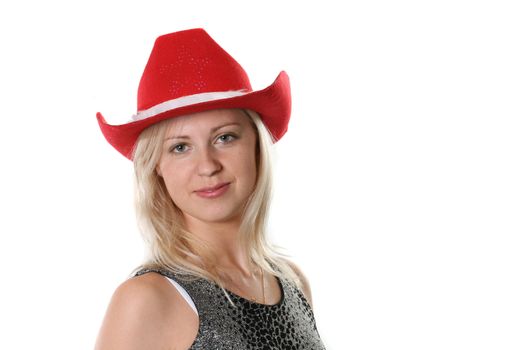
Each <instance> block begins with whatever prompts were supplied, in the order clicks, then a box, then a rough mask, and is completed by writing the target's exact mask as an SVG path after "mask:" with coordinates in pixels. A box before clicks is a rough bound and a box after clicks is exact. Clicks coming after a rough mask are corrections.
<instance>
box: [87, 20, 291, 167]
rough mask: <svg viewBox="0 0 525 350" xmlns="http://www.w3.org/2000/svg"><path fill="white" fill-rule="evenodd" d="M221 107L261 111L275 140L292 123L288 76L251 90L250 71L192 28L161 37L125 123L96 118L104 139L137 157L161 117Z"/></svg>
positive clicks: (264, 121)
mask: <svg viewBox="0 0 525 350" xmlns="http://www.w3.org/2000/svg"><path fill="white" fill-rule="evenodd" d="M218 108H246V109H251V110H253V111H255V112H257V113H259V115H260V116H261V119H262V121H263V123H264V124H265V125H266V127H267V128H268V130H269V131H270V133H271V134H272V136H273V137H274V139H275V142H277V141H278V140H279V139H280V138H281V137H282V136H283V135H284V134H285V133H286V130H287V128H288V121H289V120H290V112H291V95H290V81H289V79H288V75H287V74H286V72H284V71H282V72H280V73H279V75H278V76H277V78H276V79H275V81H274V82H273V83H272V84H271V85H270V86H268V87H267V88H265V89H263V90H259V91H253V90H252V87H251V84H250V80H249V78H248V75H247V74H246V72H245V71H244V69H243V68H242V67H241V66H240V64H239V63H237V61H235V59H233V57H231V56H230V55H229V54H228V53H227V52H226V51H225V50H224V49H223V48H221V47H220V46H219V45H218V44H217V43H216V42H215V41H214V40H213V39H212V38H211V37H210V36H209V35H208V33H206V32H205V31H204V29H201V28H197V29H189V30H184V31H180V32H175V33H171V34H166V35H162V36H160V37H158V38H157V40H156V41H155V44H154V46H153V50H152V51H151V54H150V57H149V60H148V63H147V64H146V68H145V69H144V73H143V74H142V78H141V79H140V84H139V88H138V94H137V114H135V115H134V116H132V120H131V121H130V122H128V123H126V124H121V125H110V124H108V123H106V120H105V119H104V117H103V116H102V114H101V113H100V112H98V113H97V120H98V123H99V125H100V129H101V130H102V133H103V134H104V136H105V137H106V140H107V141H108V142H109V143H110V144H111V145H112V146H113V147H115V149H116V150H117V151H119V152H120V153H122V154H123V155H124V156H125V157H127V158H129V159H132V158H133V149H134V145H135V142H136V141H137V138H138V137H139V135H140V133H141V132H142V131H143V130H144V129H145V128H147V127H148V126H150V125H152V124H155V123H157V122H160V121H162V120H165V119H168V118H173V117H178V116H182V115H186V114H191V113H195V112H200V111H205V110H211V109H218Z"/></svg>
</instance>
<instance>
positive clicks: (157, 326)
mask: <svg viewBox="0 0 525 350" xmlns="http://www.w3.org/2000/svg"><path fill="white" fill-rule="evenodd" d="M290 108H291V100H290V86H289V80H288V76H287V75H286V73H285V72H281V73H280V74H279V76H278V77H277V79H276V80H275V81H274V83H273V84H271V85H270V86H269V87H267V88H266V89H263V90H259V91H253V90H252V88H251V86H250V82H249V79H248V76H247V75H246V73H245V72H244V70H243V68H242V67H241V66H240V65H239V64H238V63H237V62H236V61H235V60H234V59H233V58H232V57H231V56H230V55H229V54H228V53H227V52H226V51H224V50H223V49H222V48H221V47H220V46H219V45H218V44H217V43H216V42H215V41H214V40H213V39H212V38H211V37H210V36H209V35H208V34H207V33H206V32H205V31H204V30H203V29H191V30H186V31H181V32H176V33H171V34H167V35H163V36H160V37H159V38H157V40H156V41H155V44H154V47H153V50H152V52H151V55H150V58H149V60H148V63H147V65H146V68H145V70H144V73H143V76H142V78H141V81H140V84H139V90H138V108H137V110H138V113H137V114H136V115H135V116H133V120H132V121H131V122H129V123H127V124H123V125H109V124H107V123H106V121H105V120H104V118H103V117H102V115H101V114H100V113H98V114H97V118H98V121H99V125H100V127H101V130H102V133H103V134H104V136H105V137H106V139H107V140H108V142H109V143H110V144H111V145H112V146H113V147H114V148H115V149H117V150H118V151H119V152H120V153H122V154H123V155H124V156H126V157H128V158H129V159H131V160H133V163H134V168H135V179H136V182H135V183H136V208H137V215H138V218H139V224H140V227H141V232H142V233H143V235H144V238H145V241H146V243H147V246H148V251H149V256H148V257H147V259H146V261H145V263H144V264H143V265H141V266H140V267H139V268H138V269H137V270H136V271H135V272H134V273H133V274H132V278H129V279H128V280H127V281H125V282H124V283H122V284H121V285H120V286H119V287H118V288H117V290H116V291H115V293H114V295H113V297H112V299H111V302H110V305H109V307H108V310H107V313H106V316H105V318H104V322H103V324H102V328H101V330H100V334H99V337H98V340H97V345H96V349H98V350H105V349H111V350H118V349H126V350H131V349H324V346H323V344H322V341H321V339H320V338H319V334H318V332H317V328H316V324H315V319H314V315H313V310H312V299H311V295H310V289H309V287H308V282H307V280H306V278H305V277H304V275H303V274H302V273H301V271H300V270H299V268H298V267H297V266H296V265H294V264H293V263H292V262H290V261H288V260H287V259H285V258H284V257H283V256H282V254H280V253H278V252H277V251H276V250H275V249H274V248H273V247H272V245H270V244H269V243H268V242H267V240H266V236H265V227H266V222H267V215H268V210H269V201H270V190H271V163H270V153H269V152H270V147H271V144H272V142H276V141H278V140H279V139H280V138H281V137H282V136H283V135H284V133H285V132H286V129H287V125H288V120H289V117H290Z"/></svg>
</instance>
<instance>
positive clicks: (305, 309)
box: [135, 269, 325, 350]
mask: <svg viewBox="0 0 525 350" xmlns="http://www.w3.org/2000/svg"><path fill="white" fill-rule="evenodd" d="M147 272H157V273H160V274H162V275H163V276H166V277H168V278H171V279H173V280H174V281H176V282H177V283H179V284H180V285H181V286H182V287H184V289H186V291H187V292H188V294H189V295H190V297H191V299H192V300H193V303H194V304H195V306H196V308H197V311H198V314H199V330H198V333H197V337H196V339H195V341H194V342H193V344H192V346H191V347H190V350H211V349H214V350H226V349H228V350H259V349H260V350H263V349H264V350H284V349H290V350H293V349H297V350H324V349H325V347H324V345H323V343H322V341H321V338H320V337H319V333H318V331H317V327H316V324H315V318H314V314H313V310H312V308H311V307H310V304H309V303H308V302H307V300H306V299H305V297H304V295H303V293H302V292H301V290H299V289H298V288H297V287H296V286H295V285H294V284H293V283H291V282H289V281H287V280H285V279H279V278H278V279H277V280H278V281H279V286H280V288H281V300H280V301H279V303H277V304H275V305H264V304H259V303H255V302H252V301H250V300H248V299H245V298H242V297H240V296H238V295H236V294H234V293H232V292H230V291H227V292H228V295H229V296H230V298H231V300H232V301H233V303H234V304H235V305H236V306H237V307H233V306H232V305H231V304H230V303H229V301H228V299H227V298H226V296H225V295H224V293H223V291H222V289H221V288H220V287H219V286H218V285H217V284H215V283H213V282H210V281H207V280H205V279H202V278H197V279H193V280H191V281H189V280H188V279H185V278H181V277H182V276H179V275H175V274H173V273H172V272H170V271H167V270H162V269H142V270H139V271H138V272H136V273H135V276H139V275H142V274H144V273H147Z"/></svg>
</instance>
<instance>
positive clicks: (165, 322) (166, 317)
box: [95, 273, 198, 350]
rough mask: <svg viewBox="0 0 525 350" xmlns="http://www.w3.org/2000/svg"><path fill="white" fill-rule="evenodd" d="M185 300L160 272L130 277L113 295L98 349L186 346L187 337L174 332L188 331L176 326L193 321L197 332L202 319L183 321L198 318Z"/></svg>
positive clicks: (130, 349) (133, 349)
mask: <svg viewBox="0 0 525 350" xmlns="http://www.w3.org/2000/svg"><path fill="white" fill-rule="evenodd" d="M184 303H185V301H184V300H183V299H182V297H181V296H180V294H179V293H178V292H177V291H176V290H175V288H173V286H171V285H170V283H169V282H168V281H167V280H166V279H165V278H164V277H163V276H162V275H160V274H158V273H146V274H144V275H141V276H137V277H133V278H130V279H128V280H126V281H125V282H123V283H122V284H121V285H120V286H118V287H117V289H116V290H115V292H114V293H113V296H112V297H111V300H110V303H109V306H108V308H107V311H106V315H105V317H104V320H103V322H102V326H101V329H100V332H99V336H98V338H97V343H96V346H95V349H96V350H106V349H112V350H118V349H126V350H135V349H136V350H139V349H168V348H169V349H179V344H181V345H180V348H181V349H182V348H184V347H183V346H185V341H184V338H183V339H180V338H176V337H175V338H174V334H176V335H181V334H184V332H180V333H179V332H173V330H174V329H181V330H182V329H184V328H185V327H186V328H188V326H191V325H194V326H195V333H196V329H198V321H197V323H196V324H195V322H193V323H192V322H187V321H186V323H187V324H186V325H184V322H182V320H183V319H184V318H185V317H188V318H189V319H190V320H191V317H192V316H193V317H194V319H193V321H195V320H196V319H197V316H196V315H195V314H194V315H192V314H191V313H189V312H193V311H192V310H191V309H190V310H189V311H188V309H189V306H188V305H184ZM188 324H189V325H188ZM190 328H191V327H190ZM185 334H191V331H190V332H188V331H186V333H185ZM190 345H191V342H190Z"/></svg>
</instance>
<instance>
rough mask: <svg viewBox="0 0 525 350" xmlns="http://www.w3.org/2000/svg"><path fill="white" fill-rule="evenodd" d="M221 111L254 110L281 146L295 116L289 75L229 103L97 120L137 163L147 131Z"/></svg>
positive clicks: (99, 116) (118, 147) (119, 148)
mask: <svg viewBox="0 0 525 350" xmlns="http://www.w3.org/2000/svg"><path fill="white" fill-rule="evenodd" d="M221 108H245V109H251V110H253V111H255V112H257V113H259V115H260V116H261V119H262V121H263V123H264V124H265V125H266V127H267V128H268V130H269V131H270V133H271V134H272V136H273V138H274V141H275V142H277V141H278V140H279V139H280V138H281V137H282V136H283V135H284V134H285V133H286V131H287V129H288V122H289V120H290V114H291V93H290V80H289V78H288V75H287V74H286V72H284V71H282V72H280V73H279V75H278V76H277V78H276V79H275V81H274V82H273V83H272V84H271V85H270V86H268V87H267V88H265V89H262V90H258V91H252V92H249V93H247V94H244V95H241V96H236V97H230V98H226V99H220V100H213V101H207V102H201V103H196V104H192V105H188V106H184V107H180V108H174V109H170V110H168V111H165V112H163V113H160V114H157V115H155V116H152V117H149V118H146V119H142V120H137V121H132V122H129V123H126V124H121V125H111V124H108V123H107V122H106V120H105V119H104V117H103V116H102V114H101V113H100V112H98V113H97V120H98V124H99V126H100V130H101V131H102V134H103V135H104V137H105V138H106V140H107V141H108V142H109V143H110V144H111V145H112V146H113V147H114V148H115V149H116V150H117V151H119V152H120V153H121V154H122V155H124V156H125V157H126V158H128V159H130V160H133V150H134V146H135V142H136V141H137V139H138V137H139V136H140V133H141V132H142V131H144V129H146V128H147V127H149V126H151V125H153V124H155V123H158V122H160V121H163V120H165V119H169V118H174V117H179V116H183V115H187V114H192V113H196V112H202V111H207V110H212V109H221Z"/></svg>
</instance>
